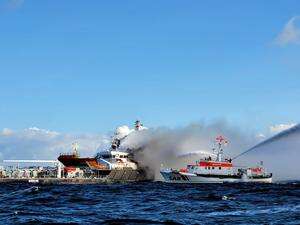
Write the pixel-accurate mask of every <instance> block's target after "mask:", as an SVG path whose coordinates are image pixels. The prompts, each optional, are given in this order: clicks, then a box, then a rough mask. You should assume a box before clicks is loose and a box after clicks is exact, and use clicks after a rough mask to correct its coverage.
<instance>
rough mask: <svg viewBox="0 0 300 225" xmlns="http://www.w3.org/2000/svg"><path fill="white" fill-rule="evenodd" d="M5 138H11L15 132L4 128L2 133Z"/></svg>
mask: <svg viewBox="0 0 300 225" xmlns="http://www.w3.org/2000/svg"><path fill="white" fill-rule="evenodd" d="M0 134H1V135H3V136H9V135H12V134H13V131H12V130H11V129H9V128H3V130H2V132H1V133H0Z"/></svg>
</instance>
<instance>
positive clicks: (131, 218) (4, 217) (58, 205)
mask: <svg viewBox="0 0 300 225" xmlns="http://www.w3.org/2000/svg"><path fill="white" fill-rule="evenodd" d="M0 224H231V225H232V224H300V182H284V183H282V182H280V183H273V184H249V183H236V184H167V183H162V182H144V183H117V184H93V185H83V184H79V185H74V184H68V185H65V184H64V185H62V184H60V185H37V184H29V183H28V184H24V183H22V184H1V185H0Z"/></svg>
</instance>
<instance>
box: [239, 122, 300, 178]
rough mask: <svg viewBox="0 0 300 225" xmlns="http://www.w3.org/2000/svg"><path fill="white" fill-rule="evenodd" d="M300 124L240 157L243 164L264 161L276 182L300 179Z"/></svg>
mask: <svg viewBox="0 0 300 225" xmlns="http://www.w3.org/2000/svg"><path fill="white" fill-rule="evenodd" d="M299 146H300V124H298V125H296V126H294V127H292V128H290V129H287V130H285V131H282V132H281V133H279V134H277V135H275V136H273V137H271V138H269V139H267V140H265V141H263V142H261V143H259V144H257V145H255V146H254V147H252V148H250V149H249V150H247V151H246V152H243V153H242V154H240V156H239V157H238V159H237V161H238V162H239V163H241V164H246V163H247V164H253V163H255V162H257V160H262V161H264V164H265V167H266V168H267V169H268V170H269V171H270V172H272V173H273V174H274V179H275V180H299V179H300V172H299V171H300V164H299V156H300V147H299Z"/></svg>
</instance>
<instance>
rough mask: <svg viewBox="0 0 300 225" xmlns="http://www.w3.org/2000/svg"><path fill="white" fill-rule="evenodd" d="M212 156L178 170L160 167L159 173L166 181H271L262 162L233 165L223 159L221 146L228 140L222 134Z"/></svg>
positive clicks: (216, 141) (217, 140) (217, 139)
mask: <svg viewBox="0 0 300 225" xmlns="http://www.w3.org/2000/svg"><path fill="white" fill-rule="evenodd" d="M215 143H216V144H217V148H214V149H213V151H214V152H215V154H214V156H213V157H212V156H209V157H205V158H204V159H200V160H199V161H196V162H195V163H194V164H191V165H187V166H186V167H185V168H182V169H180V170H176V169H172V168H164V169H161V171H160V173H161V175H162V177H163V179H164V181H165V182H168V183H227V182H230V183H232V182H257V183H272V173H267V171H266V170H265V168H264V167H263V162H261V163H260V165H258V166H256V167H250V168H249V167H241V166H235V165H233V163H232V159H231V158H229V159H223V147H224V146H225V145H227V144H228V141H227V140H226V139H225V138H224V137H223V136H218V137H217V138H216V140H215Z"/></svg>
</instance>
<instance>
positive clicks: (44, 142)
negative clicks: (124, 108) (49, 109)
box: [0, 127, 109, 159]
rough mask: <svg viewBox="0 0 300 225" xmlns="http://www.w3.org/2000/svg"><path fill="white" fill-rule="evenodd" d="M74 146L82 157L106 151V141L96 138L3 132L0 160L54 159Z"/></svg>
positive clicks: (33, 130) (33, 131)
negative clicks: (100, 150) (76, 145)
mask: <svg viewBox="0 0 300 225" xmlns="http://www.w3.org/2000/svg"><path fill="white" fill-rule="evenodd" d="M73 142H78V144H79V153H80V154H81V155H82V156H94V154H95V153H96V152H97V151H98V148H101V149H102V148H106V146H107V145H108V144H109V138H108V137H106V136H105V135H99V134H77V135H76V134H68V133H58V132H55V131H50V130H45V129H39V128H36V127H31V128H28V129H25V130H22V131H12V130H10V129H8V128H5V129H3V130H2V132H0V156H1V159H56V158H57V157H58V156H59V154H60V153H64V152H71V151H72V150H71V148H72V143H73Z"/></svg>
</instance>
